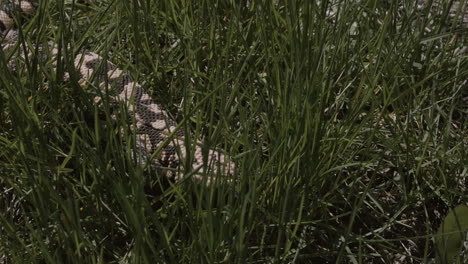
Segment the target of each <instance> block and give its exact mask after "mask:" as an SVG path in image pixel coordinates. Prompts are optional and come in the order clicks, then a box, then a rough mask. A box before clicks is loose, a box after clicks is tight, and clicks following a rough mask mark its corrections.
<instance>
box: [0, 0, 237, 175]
mask: <svg viewBox="0 0 468 264" xmlns="http://www.w3.org/2000/svg"><path fill="white" fill-rule="evenodd" d="M38 7H39V1H25V0H22V1H18V0H0V44H1V45H2V52H3V53H4V54H6V55H7V56H6V57H7V58H8V55H10V56H11V57H12V58H14V57H15V56H21V55H17V54H19V52H18V53H13V52H15V47H16V46H18V45H20V43H19V41H18V39H19V38H18V35H19V31H18V26H17V25H16V24H15V21H17V20H15V19H14V15H15V14H17V13H22V15H25V16H29V17H31V16H34V15H35V14H36V11H37V8H38ZM49 48H50V51H49V52H50V53H51V55H52V58H54V60H55V61H56V60H57V57H58V48H57V46H56V44H55V43H51V44H50V47H49ZM17 50H18V49H17ZM28 52H29V53H30V56H32V52H31V51H30V50H29V51H28ZM10 53H12V54H10ZM103 64H105V65H104V66H105V67H104V68H105V70H106V76H105V77H106V78H101V79H100V80H99V82H100V83H99V88H100V89H101V90H102V94H108V93H105V92H106V91H107V90H108V89H112V90H113V92H111V93H110V94H111V95H110V96H109V97H110V100H111V101H112V102H113V103H123V105H124V106H125V108H126V109H127V112H128V115H129V117H130V118H129V119H134V121H133V120H132V123H133V125H131V127H132V132H133V134H134V136H135V142H136V147H137V148H138V151H139V152H143V157H146V158H147V159H149V162H150V164H152V165H156V166H157V167H159V168H163V169H162V172H163V174H164V175H165V176H167V177H169V178H171V179H175V180H180V179H182V178H183V177H184V175H185V173H186V172H192V173H190V174H192V175H193V177H194V178H195V179H197V180H202V179H203V178H204V176H206V175H208V176H209V177H207V179H206V181H207V182H208V183H209V182H210V181H212V179H211V177H212V176H214V175H224V176H228V177H231V176H232V175H233V173H234V169H235V164H234V162H233V161H232V159H231V158H230V157H228V156H227V155H225V154H223V153H222V152H221V150H218V149H208V150H206V151H204V148H203V143H202V142H201V141H199V140H190V141H191V142H192V143H190V146H187V145H186V142H188V140H186V137H187V136H191V135H186V134H185V132H184V130H183V129H182V128H180V126H178V125H177V123H176V122H175V121H174V120H173V119H171V118H170V116H169V115H168V113H167V112H166V111H165V110H164V109H163V107H161V106H160V105H159V104H157V103H155V101H154V100H153V99H152V98H151V96H150V95H149V94H148V93H147V92H146V91H145V90H144V88H143V87H142V85H140V84H139V83H138V82H136V81H135V80H134V79H133V78H132V77H131V76H130V75H129V74H128V73H126V72H124V71H122V70H121V69H119V68H118V67H117V66H116V65H115V64H113V63H112V62H110V61H107V60H104V59H103V58H102V57H101V56H100V55H98V54H96V53H94V52H91V51H84V52H81V53H80V54H78V55H77V56H76V57H75V59H74V66H75V68H76V74H77V75H78V77H79V79H78V83H79V84H80V86H81V87H84V86H85V85H87V84H89V83H92V82H95V80H93V77H94V75H97V73H98V69H100V67H101V65H103ZM53 65H55V66H56V65H57V62H54V64H53ZM8 68H9V69H10V70H11V71H15V65H14V62H13V59H10V60H9V61H8ZM69 76H70V73H65V76H64V81H66V80H67V79H69ZM0 82H4V80H1V78H0ZM97 99H102V98H97ZM98 101H99V100H96V99H95V102H98ZM116 116H119V115H114V117H113V118H114V119H115V118H116ZM131 117H133V118H131ZM188 150H189V151H190V152H188ZM189 153H190V154H191V155H189ZM189 157H192V159H190V158H189ZM187 159H190V160H191V162H189V163H188V164H191V167H190V168H184V166H185V165H186V164H187Z"/></svg>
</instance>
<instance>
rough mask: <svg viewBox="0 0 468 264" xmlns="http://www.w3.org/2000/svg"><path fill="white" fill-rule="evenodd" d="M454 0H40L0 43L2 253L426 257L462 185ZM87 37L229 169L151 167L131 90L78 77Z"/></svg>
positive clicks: (252, 258)
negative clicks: (4, 46)
mask: <svg viewBox="0 0 468 264" xmlns="http://www.w3.org/2000/svg"><path fill="white" fill-rule="evenodd" d="M465 2H466V1H465ZM402 5H404V8H400V7H401V6H402ZM448 7H449V6H448V5H442V6H438V7H436V6H434V8H425V9H418V8H417V5H416V3H415V2H414V1H405V2H402V1H396V0H394V1H338V3H332V2H330V1H280V0H278V1H211V0H201V1H188V0H161V1H151V0H131V1H126V0H106V1H93V2H91V1H88V3H87V4H83V3H75V4H74V5H72V4H71V3H70V2H69V1H65V3H64V1H60V0H57V1H53V0H49V1H40V7H39V9H38V12H37V14H36V15H35V16H34V17H33V18H29V19H25V18H23V19H20V20H21V21H23V22H24V24H23V27H22V30H21V31H20V33H19V38H20V41H19V43H18V46H17V49H16V50H14V51H12V52H11V53H8V54H5V53H3V52H2V53H0V65H1V66H0V84H1V90H0V188H1V193H0V263H116V262H119V263H396V262H395V261H397V260H401V261H403V262H404V263H432V261H434V257H435V249H434V246H433V242H432V240H433V234H435V232H436V230H437V227H438V225H439V223H440V221H441V217H442V215H445V214H446V212H447V210H448V209H449V208H451V207H453V206H455V205H458V204H463V203H465V204H466V203H467V201H468V197H467V195H466V194H467V193H468V192H467V190H466V186H467V179H466V177H467V167H466V164H467V163H466V162H467V153H466V145H467V143H468V133H467V119H466V114H467V105H466V101H465V102H464V101H463V98H465V100H466V97H467V96H468V94H467V82H466V80H467V79H468V60H467V55H466V52H465V53H463V52H462V51H460V49H461V48H462V47H466V46H467V42H468V38H467V37H466V34H467V33H468V32H467V29H466V25H464V24H462V23H461V21H462V17H461V16H462V15H463V13H462V12H459V13H458V16H457V17H455V18H451V17H450V16H449V15H448V10H449V8H448ZM20 20H19V21H20ZM49 42H53V43H58V44H59V47H60V48H61V51H60V54H59V57H60V60H59V61H58V63H57V66H56V67H54V66H52V61H51V58H49V57H48V56H47V48H46V47H47V43H49ZM25 47H28V49H31V50H34V51H35V52H37V54H39V53H40V54H41V55H38V56H34V55H33V56H27V59H20V58H18V56H17V55H18V54H21V53H24V50H25ZM39 50H41V51H40V52H39ZM84 50H91V51H93V52H96V53H98V54H100V55H101V56H103V57H104V58H106V59H108V60H110V61H112V62H114V63H115V64H117V65H118V66H119V67H120V68H122V69H124V70H125V71H127V72H128V73H129V74H130V75H131V76H132V77H133V78H135V79H136V80H138V81H139V82H140V83H142V84H143V85H144V87H145V89H146V90H147V91H148V92H149V93H150V94H151V95H152V96H153V97H154V99H155V100H156V101H157V102H159V103H160V104H161V105H162V106H164V108H165V109H167V110H168V111H169V113H170V114H171V115H172V116H173V117H174V119H176V120H177V121H179V122H181V123H182V126H183V128H184V129H185V130H186V131H191V132H192V134H193V135H194V136H193V137H194V138H192V139H191V140H194V139H195V138H203V140H204V142H205V144H206V145H207V146H211V147H215V146H216V147H219V148H221V149H224V150H225V152H227V153H229V154H230V155H231V156H232V157H233V158H234V160H235V161H236V163H237V168H236V180H235V181H234V182H223V181H222V180H219V181H218V182H217V184H214V185H212V186H209V187H207V186H205V185H204V184H200V183H197V182H195V181H192V180H190V179H187V180H183V181H181V182H171V181H169V180H167V179H165V178H163V177H161V175H160V174H161V173H160V171H158V170H157V169H154V168H151V167H148V168H143V167H142V166H140V164H139V162H138V160H137V158H136V156H138V154H137V155H135V154H136V153H134V151H132V149H134V148H133V147H134V143H135V142H134V138H133V136H132V132H131V131H130V129H129V124H128V118H127V117H126V109H124V108H122V107H121V106H120V107H119V106H112V105H109V104H107V103H106V101H105V100H104V103H103V104H101V105H96V104H95V103H94V97H95V96H96V95H97V94H99V89H98V88H97V86H96V85H93V84H90V85H86V86H85V87H81V86H80V85H79V84H78V83H77V79H76V75H74V74H73V73H74V69H73V58H74V56H75V55H76V54H78V53H79V52H82V51H84ZM9 60H15V61H16V66H15V69H16V71H15V72H12V71H11V69H9V68H7V67H6V63H7V61H9ZM64 72H69V73H70V76H71V79H70V81H67V82H64V81H63V74H64ZM98 78H99V76H97V77H96V80H95V83H98ZM113 114H114V115H116V116H117V117H118V118H117V120H114V119H113V118H111V116H112V115H113Z"/></svg>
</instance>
